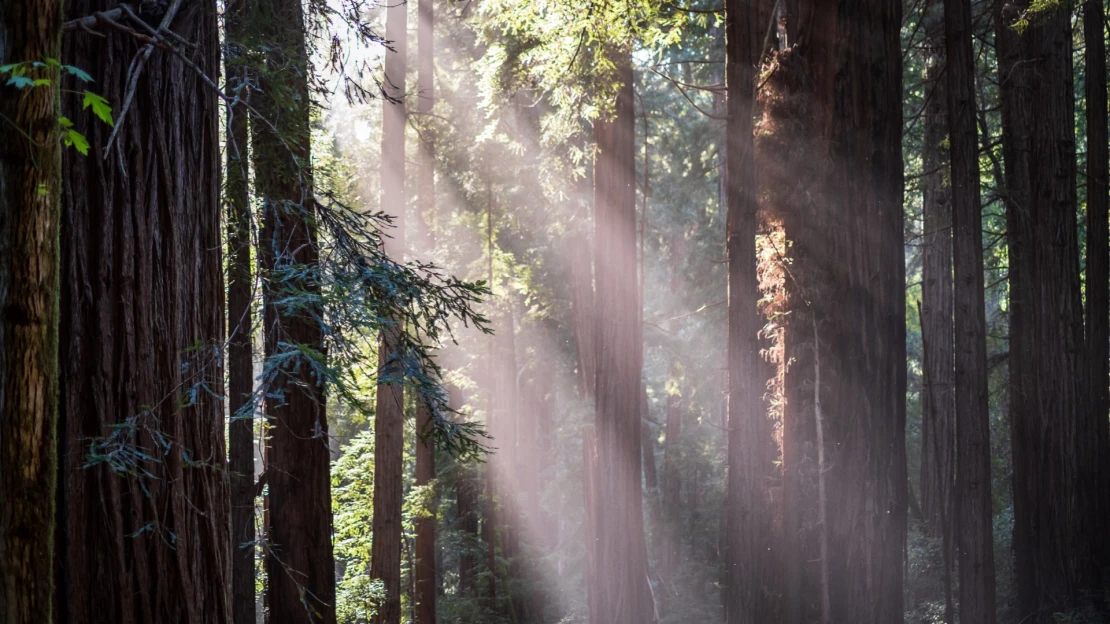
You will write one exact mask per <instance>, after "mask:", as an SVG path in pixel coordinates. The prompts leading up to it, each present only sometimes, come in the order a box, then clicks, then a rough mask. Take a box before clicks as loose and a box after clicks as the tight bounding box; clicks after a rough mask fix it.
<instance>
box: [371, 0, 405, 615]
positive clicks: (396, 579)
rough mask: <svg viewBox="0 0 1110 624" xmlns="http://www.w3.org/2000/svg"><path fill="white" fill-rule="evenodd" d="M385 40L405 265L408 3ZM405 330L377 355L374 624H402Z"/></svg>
mask: <svg viewBox="0 0 1110 624" xmlns="http://www.w3.org/2000/svg"><path fill="white" fill-rule="evenodd" d="M385 28H386V30H385V38H386V39H387V40H388V41H390V42H391V43H392V46H393V50H394V51H393V52H388V51H387V52H386V55H385V78H384V80H383V82H382V87H383V89H384V91H385V94H386V95H388V96H389V97H391V98H393V99H394V100H396V101H389V100H384V101H383V102H382V153H381V189H382V191H381V210H382V211H383V212H385V213H387V214H390V215H392V217H393V225H394V228H393V230H392V231H391V232H389V235H390V238H387V239H386V251H387V253H389V255H390V256H391V257H392V258H394V259H395V260H396V261H398V262H400V261H402V260H403V258H404V254H405V223H404V217H405V120H406V112H405V103H404V97H405V67H406V65H407V63H408V43H407V37H408V5H406V4H404V3H394V4H391V5H389V7H388V8H387V9H386V26H385ZM402 329H403V328H401V327H391V328H389V329H387V330H385V331H383V332H382V337H381V348H380V350H379V355H378V366H379V384H378V396H377V409H376V411H375V416H374V522H373V531H374V542H373V544H372V546H371V550H370V576H371V578H375V579H380V580H381V581H382V583H383V584H384V586H385V600H384V601H383V602H382V604H381V606H380V607H379V609H378V612H377V614H376V615H375V616H374V619H373V622H374V624H400V622H401V504H402V495H401V488H402V486H403V484H404V483H403V473H402V470H403V468H404V466H403V463H404V433H405V427H404V419H405V414H404V392H403V389H402V385H401V383H400V377H401V374H402V371H401V367H400V362H399V361H398V360H397V358H398V356H399V354H398V353H397V346H398V344H399V339H400V334H401V331H402Z"/></svg>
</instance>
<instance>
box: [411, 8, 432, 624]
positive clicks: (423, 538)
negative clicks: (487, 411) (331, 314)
mask: <svg viewBox="0 0 1110 624" xmlns="http://www.w3.org/2000/svg"><path fill="white" fill-rule="evenodd" d="M417 37H418V39H417V58H418V72H419V74H418V77H417V90H418V92H419V93H418V94H417V97H418V98H419V99H418V100H417V106H416V110H417V112H418V113H423V114H427V113H430V112H431V110H432V105H433V103H434V101H435V83H434V78H435V76H434V74H435V57H434V37H435V8H434V5H433V3H432V0H420V4H419V7H418V19H417ZM417 185H418V188H419V191H418V194H417V205H416V213H417V217H418V218H417V223H418V225H419V227H420V229H421V236H419V244H420V245H421V246H423V247H424V248H425V249H431V248H432V247H433V246H434V245H435V234H434V231H433V230H432V228H431V227H429V224H428V221H429V220H430V219H431V218H432V216H433V215H434V214H435V138H434V137H433V135H432V132H431V130H430V129H428V128H426V129H425V130H424V131H423V132H422V133H421V135H420V162H419V166H418V170H417ZM430 423H431V412H430V410H429V408H428V406H427V405H418V406H417V418H416V432H417V440H416V485H417V486H418V487H427V486H428V485H429V484H431V483H432V482H433V481H434V480H435V477H436V448H435V440H433V439H432V438H431V437H430V436H429V434H430V429H429V424H430ZM423 436H428V437H423ZM428 511H429V512H430V514H431V515H427V516H421V517H419V518H417V519H416V520H415V522H414V525H415V526H414V529H415V533H416V540H415V541H416V564H415V570H414V571H413V574H414V577H415V579H414V581H413V585H414V596H413V600H414V602H415V603H416V604H415V607H414V618H413V619H414V622H415V624H436V594H437V593H438V585H437V582H436V521H437V520H436V516H435V509H434V508H433V509H431V510H428Z"/></svg>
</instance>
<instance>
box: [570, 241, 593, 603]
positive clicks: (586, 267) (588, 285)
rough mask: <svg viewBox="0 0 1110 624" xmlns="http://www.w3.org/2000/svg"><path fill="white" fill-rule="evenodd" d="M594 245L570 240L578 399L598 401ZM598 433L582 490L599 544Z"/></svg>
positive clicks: (589, 441)
mask: <svg viewBox="0 0 1110 624" xmlns="http://www.w3.org/2000/svg"><path fill="white" fill-rule="evenodd" d="M591 251H592V249H591V245H590V244H589V243H588V242H586V241H584V240H583V239H581V238H571V239H569V240H568V241H567V252H568V253H567V257H568V259H569V261H570V293H571V308H572V310H573V319H574V321H573V322H574V343H575V347H576V353H577V370H578V396H579V398H580V399H582V400H583V401H589V402H594V401H596V399H595V397H594V395H595V390H596V388H597V351H596V350H595V348H594V337H595V336H596V331H597V330H596V328H595V323H596V321H595V303H594V283H593V264H592V262H591V261H590V258H591V255H592V254H591ZM596 483H597V433H596V428H595V427H594V426H593V424H587V425H586V426H584V427H583V428H582V491H583V495H584V496H583V506H584V513H583V520H582V522H583V524H584V525H585V527H584V532H585V534H586V543H587V544H596V543H597V530H598V529H597V521H598V516H597V492H596ZM597 566H598V557H597V553H596V550H595V549H593V548H587V549H586V574H585V576H586V601H587V610H588V613H589V614H590V617H591V621H595V620H593V619H592V618H595V617H598V615H597V614H599V612H600V608H599V606H598V600H599V599H600V595H599V592H598V591H596V590H594V589H591V588H595V587H597V583H598V578H599V572H598V567H597Z"/></svg>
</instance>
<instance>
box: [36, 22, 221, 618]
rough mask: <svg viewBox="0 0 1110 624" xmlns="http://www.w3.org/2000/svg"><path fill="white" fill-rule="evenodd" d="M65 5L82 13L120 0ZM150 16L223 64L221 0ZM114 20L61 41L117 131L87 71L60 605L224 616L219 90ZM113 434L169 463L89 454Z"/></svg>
mask: <svg viewBox="0 0 1110 624" xmlns="http://www.w3.org/2000/svg"><path fill="white" fill-rule="evenodd" d="M66 5H67V6H66V8H67V10H68V14H69V15H71V16H86V15H91V14H93V13H94V12H97V11H105V10H108V9H112V8H115V7H116V6H117V2H115V0H74V1H73V2H67V3H66ZM148 17H149V16H148ZM153 18H154V20H155V22H156V23H161V24H162V25H164V26H165V27H167V28H171V29H172V30H173V32H175V33H176V34H177V35H179V36H181V37H182V38H183V39H184V40H186V41H190V42H193V43H195V44H196V46H197V47H196V51H195V52H194V53H193V56H192V57H191V58H192V61H193V62H194V63H195V64H196V66H197V67H198V68H199V70H200V71H203V72H205V73H206V74H208V75H216V74H218V73H219V39H218V33H219V29H218V22H217V13H216V3H215V2H208V1H206V0H205V1H202V0H193V1H183V2H181V3H171V4H170V5H169V7H168V10H167V12H166V13H165V14H164V15H157V16H153ZM106 34H107V36H106V37H103V38H102V37H94V36H92V35H90V34H88V33H84V32H81V31H75V32H72V33H69V34H67V35H66V38H65V45H64V46H63V49H64V57H65V61H64V62H66V63H69V64H71V65H77V66H83V67H86V68H87V69H88V70H89V73H90V74H91V75H92V77H93V79H94V81H95V82H93V83H92V85H93V87H94V88H95V91H96V93H98V94H99V95H101V96H103V97H105V98H107V99H108V101H109V102H111V103H112V104H113V106H116V107H118V108H117V118H116V120H115V121H116V127H115V128H114V129H113V128H112V127H109V126H106V125H104V124H102V123H101V122H100V121H97V120H96V118H95V117H94V116H93V115H92V112H91V111H87V110H83V107H82V95H81V94H80V91H79V89H81V86H80V85H77V84H69V85H68V88H69V89H73V90H75V91H77V93H70V92H64V93H66V95H65V96H64V99H63V103H62V110H63V112H64V113H65V114H66V116H67V117H69V118H70V119H71V120H73V122H74V125H75V129H77V130H79V131H81V132H82V133H84V134H85V136H87V137H88V139H89V143H90V144H91V145H92V148H91V149H90V153H89V155H88V156H81V155H79V154H77V153H76V152H70V153H68V154H66V155H65V157H64V158H63V165H64V170H63V208H62V211H63V212H62V224H63V226H62V235H61V241H62V242H61V248H62V269H63V273H62V280H61V281H62V284H63V285H64V286H63V289H62V293H61V297H62V299H61V310H62V320H61V328H60V342H59V344H60V351H59V361H60V362H63V363H64V364H63V366H64V369H63V371H62V373H61V415H60V422H59V439H60V440H62V441H63V446H62V448H61V449H60V457H59V460H60V475H59V476H60V480H61V481H60V483H59V490H58V492H59V494H58V500H59V517H58V527H57V528H58V530H57V536H58V543H57V548H58V551H57V554H56V557H55V559H56V567H55V570H56V571H57V574H58V591H59V598H58V603H57V604H58V612H57V613H56V614H55V617H56V620H57V621H61V622H72V623H75V624H79V623H86V622H120V623H123V624H128V623H135V622H227V621H228V620H229V619H230V617H231V613H230V600H229V598H230V596H229V594H228V589H229V587H230V578H229V576H230V554H231V553H230V540H229V532H228V527H229V525H230V522H229V510H228V500H229V494H228V489H227V488H228V484H227V478H226V475H225V473H224V471H223V468H222V467H223V466H224V462H225V461H226V458H225V451H224V449H225V439H224V425H225V422H224V413H223V410H224V405H223V403H222V401H220V400H218V399H216V398H215V397H214V396H213V395H219V394H220V393H221V392H222V391H223V383H222V379H221V377H222V372H221V370H220V367H219V361H218V354H219V347H220V346H221V345H222V343H223V340H224V321H225V318H224V300H223V279H222V274H223V270H222V262H221V251H220V238H221V232H220V167H221V159H220V149H219V127H218V126H219V104H218V101H217V99H216V96H215V94H214V93H213V92H212V91H211V90H210V89H209V88H208V87H207V86H206V85H205V83H204V82H203V80H202V79H200V78H199V77H198V76H197V74H196V72H195V71H194V70H193V69H191V68H190V67H189V66H187V65H186V64H185V63H184V62H182V61H181V60H180V59H178V58H177V57H175V56H174V55H172V54H170V53H168V52H164V51H159V50H155V49H153V48H144V46H143V45H141V44H139V43H137V42H136V41H135V40H134V39H133V38H131V37H128V36H126V35H123V34H120V33H115V32H109V33H106ZM144 50H145V51H144ZM136 55H139V58H140V59H141V58H145V59H146V60H145V62H144V61H141V60H137V61H136V65H138V66H141V69H136V73H134V74H132V76H131V79H130V80H129V77H128V73H127V72H125V71H122V68H124V67H128V66H129V65H130V64H131V62H132V59H135V58H136ZM90 63H92V65H91V66H90V65H89V64H90ZM68 82H70V83H72V82H73V81H72V80H71V81H68ZM129 85H131V86H129ZM131 88H133V89H134V98H133V100H132V102H131V106H130V107H129V110H128V112H127V114H126V116H124V115H123V114H122V112H120V111H121V109H122V104H123V102H124V101H125V97H124V96H125V93H127V92H128V91H129V90H130V89H131ZM112 132H118V134H117V135H116V137H115V139H114V142H113V143H112V146H111V148H110V149H109V148H108V147H107V143H108V139H109V134H111V133H112ZM209 391H210V392H211V394H209ZM105 436H111V438H109V442H118V443H119V444H120V445H121V446H123V447H124V448H132V449H136V448H137V449H139V450H142V451H145V452H146V454H147V455H151V456H154V457H158V459H153V460H145V461H141V462H140V464H139V466H133V467H130V468H128V467H122V468H124V469H125V470H127V471H128V472H129V473H130V474H126V475H121V474H117V473H116V472H114V471H113V470H112V469H111V467H110V466H109V465H108V464H105V463H96V465H95V466H93V467H86V464H87V463H88V462H89V455H88V453H89V448H90V445H89V439H90V438H94V439H95V438H100V439H103V438H104V437H105ZM120 467H121V466H118V465H117V468H120ZM142 470H146V471H149V472H150V473H151V474H153V475H154V477H155V478H149V477H147V476H145V475H143V474H142V473H141V471H142Z"/></svg>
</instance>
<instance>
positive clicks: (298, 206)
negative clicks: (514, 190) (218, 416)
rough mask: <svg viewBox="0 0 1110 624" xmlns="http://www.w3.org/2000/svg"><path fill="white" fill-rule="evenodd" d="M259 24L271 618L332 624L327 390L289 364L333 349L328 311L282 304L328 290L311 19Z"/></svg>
mask: <svg viewBox="0 0 1110 624" xmlns="http://www.w3.org/2000/svg"><path fill="white" fill-rule="evenodd" d="M251 15H252V22H254V23H257V24H260V25H261V28H260V34H259V36H260V38H261V40H262V41H265V42H266V43H267V45H266V58H265V63H266V67H265V71H263V72H260V77H259V88H258V91H257V92H256V93H255V94H254V100H253V103H254V105H255V108H256V109H257V110H258V112H259V114H260V115H261V116H262V118H263V119H257V118H256V117H255V116H252V117H251V139H252V158H253V161H254V173H255V191H256V193H257V194H258V196H259V199H260V200H261V205H262V232H261V236H260V245H259V255H260V263H259V264H260V266H261V270H262V272H263V280H262V283H263V296H264V299H265V301H264V303H265V306H264V314H263V330H264V334H265V351H266V358H267V363H266V371H267V372H266V373H265V374H266V375H267V376H268V377H269V378H271V379H272V387H269V388H266V394H267V397H266V405H265V416H266V421H267V433H266V435H267V438H266V482H267V485H268V495H267V497H266V511H265V513H266V555H265V569H266V578H267V586H266V608H267V609H268V610H269V622H270V624H284V623H286V622H289V623H292V622H297V623H299V624H303V623H304V622H320V623H322V624H331V623H333V622H335V560H334V558H333V556H332V541H331V533H332V515H331V465H330V460H331V453H330V450H329V446H328V444H329V440H328V422H327V414H326V411H325V406H324V391H323V390H324V389H323V386H322V383H323V382H322V380H321V379H320V376H319V375H318V374H315V371H314V370H313V368H312V366H310V365H309V364H308V363H307V362H305V361H304V359H303V356H302V357H295V358H294V359H290V358H289V357H288V353H289V350H290V349H291V348H293V349H300V348H307V349H310V350H313V351H315V352H320V351H321V350H322V349H323V330H322V328H321V327H320V323H319V321H318V320H317V319H318V318H320V310H319V309H312V308H307V307H306V308H303V309H290V308H289V307H286V306H283V305H281V304H280V303H279V302H280V301H281V300H282V299H285V298H287V297H288V296H290V295H291V294H297V295H299V294H300V293H308V294H315V293H318V292H319V282H318V281H315V280H312V279H307V280H306V279H304V278H303V277H302V276H304V275H306V274H313V273H314V272H316V271H318V255H317V254H318V244H317V233H316V225H315V223H314V219H315V210H316V206H315V202H314V199H313V186H312V172H311V171H310V170H309V169H308V166H309V163H311V146H310V136H311V131H310V125H309V123H310V108H309V96H308V82H307V80H308V79H307V75H308V73H307V72H308V56H307V50H306V40H305V26H304V17H305V16H304V14H303V12H302V7H301V3H300V2H299V0H264V1H263V0H260V1H259V2H257V9H256V10H252V11H251ZM267 121H268V122H269V123H266V122H267ZM270 124H273V125H274V127H275V128H276V133H275V131H274V130H272V129H271V127H270ZM290 345H296V346H295V347H291V346H290ZM282 354H285V355H284V356H282V357H281V358H280V359H276V358H275V356H279V355H282Z"/></svg>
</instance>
